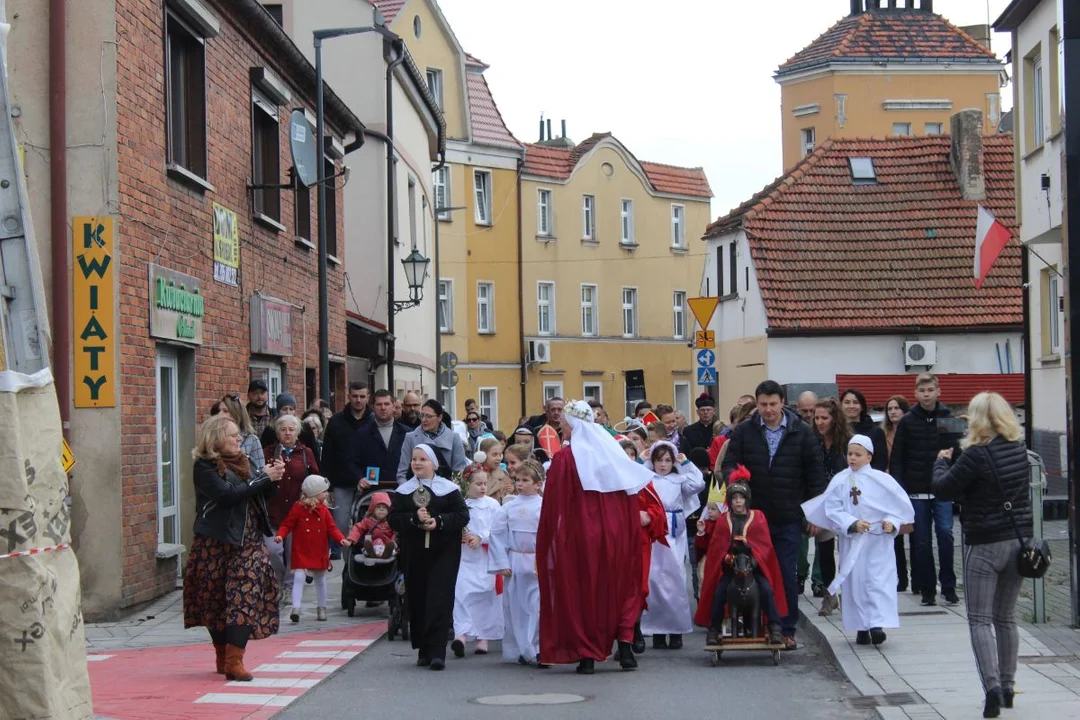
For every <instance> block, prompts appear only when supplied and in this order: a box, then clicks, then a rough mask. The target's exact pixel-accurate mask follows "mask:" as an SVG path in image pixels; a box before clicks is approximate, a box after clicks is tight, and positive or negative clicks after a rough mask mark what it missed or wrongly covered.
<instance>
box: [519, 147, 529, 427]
mask: <svg viewBox="0 0 1080 720" xmlns="http://www.w3.org/2000/svg"><path fill="white" fill-rule="evenodd" d="M524 167H525V161H524V160H523V159H522V158H518V161H517V231H518V257H517V280H518V293H517V296H518V342H519V346H518V352H519V354H520V357H521V363H520V373H521V412H520V413H519V414H518V417H523V416H525V415H528V413H527V412H526V411H525V408H526V406H527V404H528V403H527V400H528V398H527V392H526V390H527V388H526V387H525V383H526V381H527V380H528V371H527V369H526V367H525V359H526V358H525V286H524V283H525V268H524V263H523V262H522V260H523V259H524V245H525V233H524V231H523V230H522V229H521V173H522V171H523V169H524Z"/></svg>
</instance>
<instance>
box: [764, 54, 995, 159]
mask: <svg viewBox="0 0 1080 720" xmlns="http://www.w3.org/2000/svg"><path fill="white" fill-rule="evenodd" d="M837 94H846V95H847V100H846V108H845V115H846V121H845V123H844V127H840V126H839V125H838V124H837V106H836V99H835V96H836V95H837ZM988 94H994V95H997V94H998V78H997V75H996V74H992V73H979V74H974V73H972V74H965V75H961V74H958V73H952V74H925V75H917V74H908V73H903V74H900V73H897V74H885V73H883V74H880V75H868V74H867V75H858V74H853V73H843V72H830V73H828V74H825V75H821V76H817V77H814V78H811V79H808V80H803V81H797V82H788V83H785V84H783V85H782V86H781V90H780V105H781V113H782V126H783V130H782V132H783V143H784V167H785V168H786V169H790V168H791V167H793V166H794V165H795V164H796V163H798V162H799V160H801V159H802V158H803V151H802V137H801V132H802V130H803V129H804V128H809V127H813V128H814V129H815V132H816V135H817V142H818V144H820V143H821V142H823V141H824V140H825V139H826V138H829V137H885V136H887V135H891V134H892V130H893V123H897V122H910V123H911V131H912V134H914V135H924V134H925V130H924V126H925V123H928V122H940V123H942V126H943V130H944V132H946V133H948V132H949V117H950V116H951V115H953V114H954V113H956V112H958V111H960V110H964V109H967V108H977V109H979V110H982V112H983V114H984V116H988V115H989V113H990V110H991V108H990V103H989V101H988V100H987V95H988ZM885 100H951V101H952V108H951V109H947V110H885V108H884V104H883V103H884V101H885ZM813 103H819V104H820V105H821V110H820V111H819V112H818V113H817V114H816V115H807V116H804V117H795V116H794V115H793V114H792V110H793V109H794V108H796V107H799V106H801V105H810V104H813ZM998 110H999V111H1000V101H999V105H998ZM983 129H984V132H986V134H993V133H994V132H996V128H995V127H994V123H991V122H989V121H986V122H985V123H984V125H983Z"/></svg>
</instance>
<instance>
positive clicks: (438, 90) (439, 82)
mask: <svg viewBox="0 0 1080 720" xmlns="http://www.w3.org/2000/svg"><path fill="white" fill-rule="evenodd" d="M424 78H425V79H426V80H427V86H428V90H430V91H431V97H433V98H434V99H435V104H436V105H438V106H439V109H440V110H441V109H442V106H443V71H442V70H440V69H439V68H428V69H427V72H426V73H425V74H424ZM432 79H434V80H435V82H432Z"/></svg>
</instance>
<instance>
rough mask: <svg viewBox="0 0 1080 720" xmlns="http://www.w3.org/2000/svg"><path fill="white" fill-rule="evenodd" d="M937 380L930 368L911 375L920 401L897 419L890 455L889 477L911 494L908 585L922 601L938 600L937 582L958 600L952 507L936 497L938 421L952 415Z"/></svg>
mask: <svg viewBox="0 0 1080 720" xmlns="http://www.w3.org/2000/svg"><path fill="white" fill-rule="evenodd" d="M940 394H941V392H940V390H939V389H938V380H937V378H936V377H935V376H934V375H931V374H930V373H923V374H922V375H919V376H918V377H917V378H916V379H915V398H916V399H917V400H918V401H919V404H918V405H916V406H915V407H913V408H911V410H910V411H909V412H908V413H907V415H904V417H902V418H900V422H898V423H897V424H896V436H895V439H894V440H893V451H892V456H891V460H890V463H891V464H890V469H891V471H892V476H893V477H894V478H896V481H897V482H898V483H900V485H901V486H902V487H903V488H904V490H905V491H906V492H907V494H908V497H910V498H911V505H912V507H914V508H915V532H914V534H913V536H912V547H911V586H912V589H917V590H919V591H920V592H921V593H922V604H923V605H936V604H937V585H938V580H940V581H941V594H942V596H944V598H945V601H946V602H948V603H949V604H950V605H951V604H954V603H957V602H959V601H960V598H958V597H957V595H956V573H955V572H954V571H953V506H952V502H951V501H950V502H946V501H944V500H937V499H935V498H934V495H933V492H932V489H931V487H930V486H931V483H932V481H933V470H934V461H935V460H937V456H938V452H939V451H941V450H942V447H941V442H942V441H941V434H940V432H939V429H938V424H937V421H938V420H939V419H941V418H947V417H952V413H951V412H949V408H947V407H945V406H944V405H942V404H941V403H940V402H938V395H940ZM931 528H933V530H934V534H935V535H936V536H937V545H938V561H939V563H940V569H939V572H938V577H937V578H935V577H934V548H933V545H932V544H931V539H930V533H931Z"/></svg>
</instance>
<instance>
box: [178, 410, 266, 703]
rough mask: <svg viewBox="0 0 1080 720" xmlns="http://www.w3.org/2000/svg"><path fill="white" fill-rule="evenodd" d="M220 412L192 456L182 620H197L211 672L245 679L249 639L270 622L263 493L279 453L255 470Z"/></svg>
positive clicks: (234, 429)
mask: <svg viewBox="0 0 1080 720" xmlns="http://www.w3.org/2000/svg"><path fill="white" fill-rule="evenodd" d="M240 442H241V433H240V429H239V428H238V427H237V425H236V423H235V422H233V420H232V418H231V417H230V416H229V415H228V414H227V413H222V414H220V415H215V416H214V417H212V418H210V419H209V420H207V421H206V422H205V423H203V425H202V428H201V429H200V431H199V441H198V444H197V445H196V447H195V449H194V450H193V451H192V456H193V457H194V458H195V472H194V475H195V539H194V540H193V541H192V543H191V554H190V555H189V557H188V561H187V567H186V568H185V570H184V627H185V628H189V627H205V628H206V629H207V630H208V631H209V632H210V638H211V640H213V643H214V652H215V654H216V656H217V671H218V673H220V674H222V675H225V677H226V678H227V679H229V680H241V681H248V680H251V679H252V678H251V674H250V673H249V672H248V671H247V670H245V669H244V650H245V648H246V647H247V641H248V640H249V639H255V640H260V639H262V638H265V637H269V636H270V635H273V634H274V633H276V632H277V629H278V592H279V587H278V581H277V576H276V574H275V573H274V570H273V568H272V567H271V565H270V554H269V552H267V550H266V545H265V544H264V541H263V537H264V536H266V535H270V534H272V533H271V531H270V522H269V520H268V519H267V516H266V497H267V496H268V495H270V494H271V493H273V491H274V489H275V487H276V484H277V482H278V481H280V480H281V476H282V474H283V473H284V469H285V468H284V465H283V464H282V463H281V460H280V459H275V460H274V461H273V462H271V463H268V464H267V465H266V466H265V468H263V470H262V471H256V470H255V467H254V465H253V464H252V462H251V460H250V459H249V458H248V456H247V455H245V454H244V452H243V451H242V450H241V449H240Z"/></svg>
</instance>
